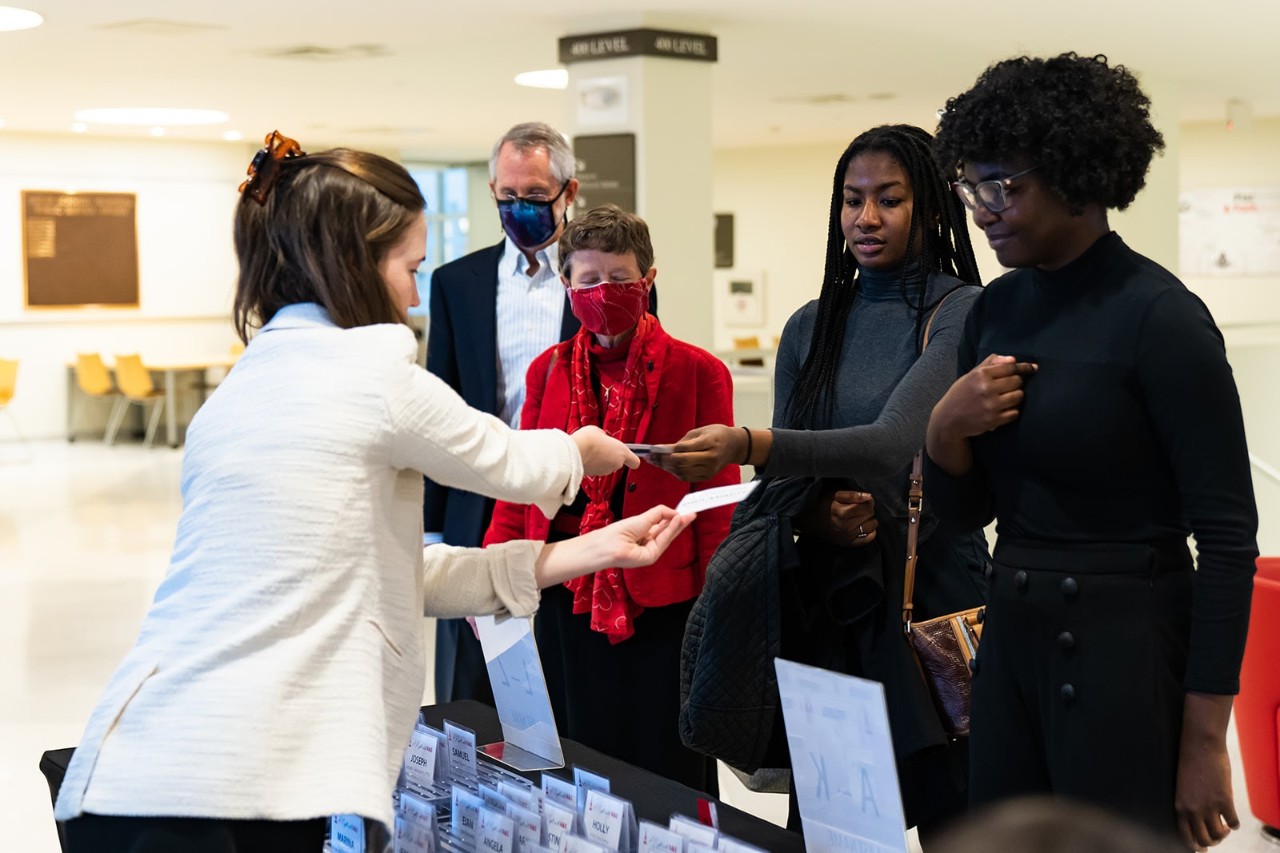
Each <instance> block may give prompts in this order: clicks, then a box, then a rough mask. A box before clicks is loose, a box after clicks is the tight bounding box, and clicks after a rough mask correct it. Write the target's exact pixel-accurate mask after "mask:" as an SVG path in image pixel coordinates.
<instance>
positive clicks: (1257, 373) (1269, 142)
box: [1180, 118, 1280, 554]
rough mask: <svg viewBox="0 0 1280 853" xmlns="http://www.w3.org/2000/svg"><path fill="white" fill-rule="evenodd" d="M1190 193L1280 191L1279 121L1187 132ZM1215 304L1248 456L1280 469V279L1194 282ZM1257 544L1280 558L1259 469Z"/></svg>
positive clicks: (1268, 490)
mask: <svg viewBox="0 0 1280 853" xmlns="http://www.w3.org/2000/svg"><path fill="white" fill-rule="evenodd" d="M1180 177H1181V184H1182V188H1183V189H1188V190H1191V189H1225V188H1247V187H1280V119H1274V118H1273V119H1259V120H1258V121H1257V122H1256V123H1255V124H1254V126H1253V128H1251V129H1243V128H1242V129H1238V130H1235V131H1228V130H1227V129H1226V127H1225V124H1224V123H1221V122H1209V123H1199V124H1188V125H1184V126H1183V128H1182V152H1181V157H1180ZM1186 283H1187V286H1188V287H1190V288H1191V289H1193V290H1194V291H1195V292H1196V293H1197V294H1199V296H1200V297H1201V298H1202V299H1203V300H1204V301H1205V303H1206V304H1207V305H1208V306H1209V310H1210V311H1212V312H1213V315H1214V318H1215V319H1216V320H1217V322H1218V325H1219V326H1221V327H1222V329H1223V333H1224V336H1225V337H1226V340H1227V355H1228V357H1229V358H1230V360H1231V366H1232V369H1233V370H1234V371H1235V376H1236V384H1237V386H1238V387H1239V389H1240V399H1241V403H1242V405H1243V407H1244V421H1245V430H1246V432H1247V433H1248V437H1249V450H1250V451H1251V452H1252V453H1253V454H1254V455H1255V456H1257V457H1258V458H1260V459H1262V460H1263V461H1265V462H1267V463H1269V464H1270V465H1271V466H1272V467H1273V468H1280V400H1277V390H1280V383H1278V382H1277V377H1280V275H1271V276H1244V277H1233V278H1187V279H1186ZM1253 483H1254V491H1255V494H1256V495H1257V499H1258V515H1259V518H1260V524H1259V530H1258V545H1259V547H1260V548H1261V550H1262V553H1264V554H1280V483H1276V482H1275V481H1274V480H1272V479H1270V478H1268V477H1267V476H1265V475H1263V474H1262V473H1261V471H1259V470H1258V469H1256V468H1255V470H1254V477H1253Z"/></svg>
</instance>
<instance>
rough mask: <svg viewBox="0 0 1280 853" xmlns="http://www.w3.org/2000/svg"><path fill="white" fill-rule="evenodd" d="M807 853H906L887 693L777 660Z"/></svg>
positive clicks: (873, 684) (871, 685)
mask: <svg viewBox="0 0 1280 853" xmlns="http://www.w3.org/2000/svg"><path fill="white" fill-rule="evenodd" d="M775 665H776V667H777V671H778V693H779V694H780V696H781V697H782V719H783V721H784V723H785V724H786V730H787V744H788V745H789V746H790V748H791V772H792V774H793V775H792V784H793V785H794V786H795V790H796V799H797V800H798V801H799V803H800V820H801V823H803V825H804V846H805V850H812V851H817V853H825V852H826V851H831V853H835V851H848V850H859V851H867V853H872V851H883V853H906V850H907V838H906V830H905V824H904V821H903V815H902V799H901V796H900V795H899V792H898V771H897V765H896V764H895V763H894V757H893V739H892V737H891V736H890V734H889V713H888V710H887V709H886V707H885V703H884V687H883V686H882V685H881V684H880V683H878V682H875V681H867V680H866V679H862V678H856V677H854V676H852V675H842V674H840V673H837V672H831V671H829V670H825V669H818V668H816V667H812V666H805V665H803V664H798V663H793V662H792V661H788V660H783V659H782V658H777V659H776V660H775Z"/></svg>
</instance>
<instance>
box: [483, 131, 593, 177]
mask: <svg viewBox="0 0 1280 853" xmlns="http://www.w3.org/2000/svg"><path fill="white" fill-rule="evenodd" d="M508 142H510V143H511V144H512V145H513V146H514V147H515V149H516V150H517V151H529V150H531V149H533V148H545V149H547V153H548V154H549V155H550V157H551V177H552V178H554V179H555V181H556V183H557V184H563V183H564V182H565V181H567V180H569V179H570V178H572V177H573V174H574V172H575V171H576V170H577V159H576V158H575V157H574V156H573V149H572V148H570V147H569V140H567V139H565V137H564V134H562V133H561V132H560V131H558V130H556V129H555V128H554V127H552V126H551V125H549V124H544V123H543V122H540V121H529V122H525V123H523V124H517V125H516V126H515V127H513V128H511V129H510V130H508V131H507V132H506V133H504V134H502V138H501V139H499V140H498V141H497V142H495V143H494V144H493V153H492V154H491V155H489V180H491V181H494V180H497V178H498V152H499V151H501V150H502V146H503V145H506V144H507V143H508Z"/></svg>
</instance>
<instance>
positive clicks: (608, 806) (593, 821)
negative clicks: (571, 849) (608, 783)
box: [582, 790, 635, 851]
mask: <svg viewBox="0 0 1280 853" xmlns="http://www.w3.org/2000/svg"><path fill="white" fill-rule="evenodd" d="M634 824H635V815H634V813H633V812H632V810H631V803H629V802H627V801H626V800H623V799H620V798H618V797H615V796H613V795H611V794H606V793H605V792H604V791H596V790H591V791H587V803H586V807H585V809H584V810H583V814H582V834H583V835H585V836H586V837H587V838H589V839H591V840H592V841H595V842H597V843H600V844H603V845H604V846H605V847H608V848H609V849H610V850H624V851H628V850H634V849H635V830H634V828H633V826H634Z"/></svg>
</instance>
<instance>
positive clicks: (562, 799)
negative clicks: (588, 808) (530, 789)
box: [542, 773, 578, 811]
mask: <svg viewBox="0 0 1280 853" xmlns="http://www.w3.org/2000/svg"><path fill="white" fill-rule="evenodd" d="M542 794H543V796H544V797H546V799H547V801H548V802H552V803H556V804H557V805H560V806H562V807H564V808H566V809H569V810H570V811H577V809H578V792H577V789H576V788H575V787H574V784H573V783H572V782H570V781H568V780H567V779H561V778H560V777H559V776H552V775H551V774H550V773H543V774H542Z"/></svg>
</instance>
